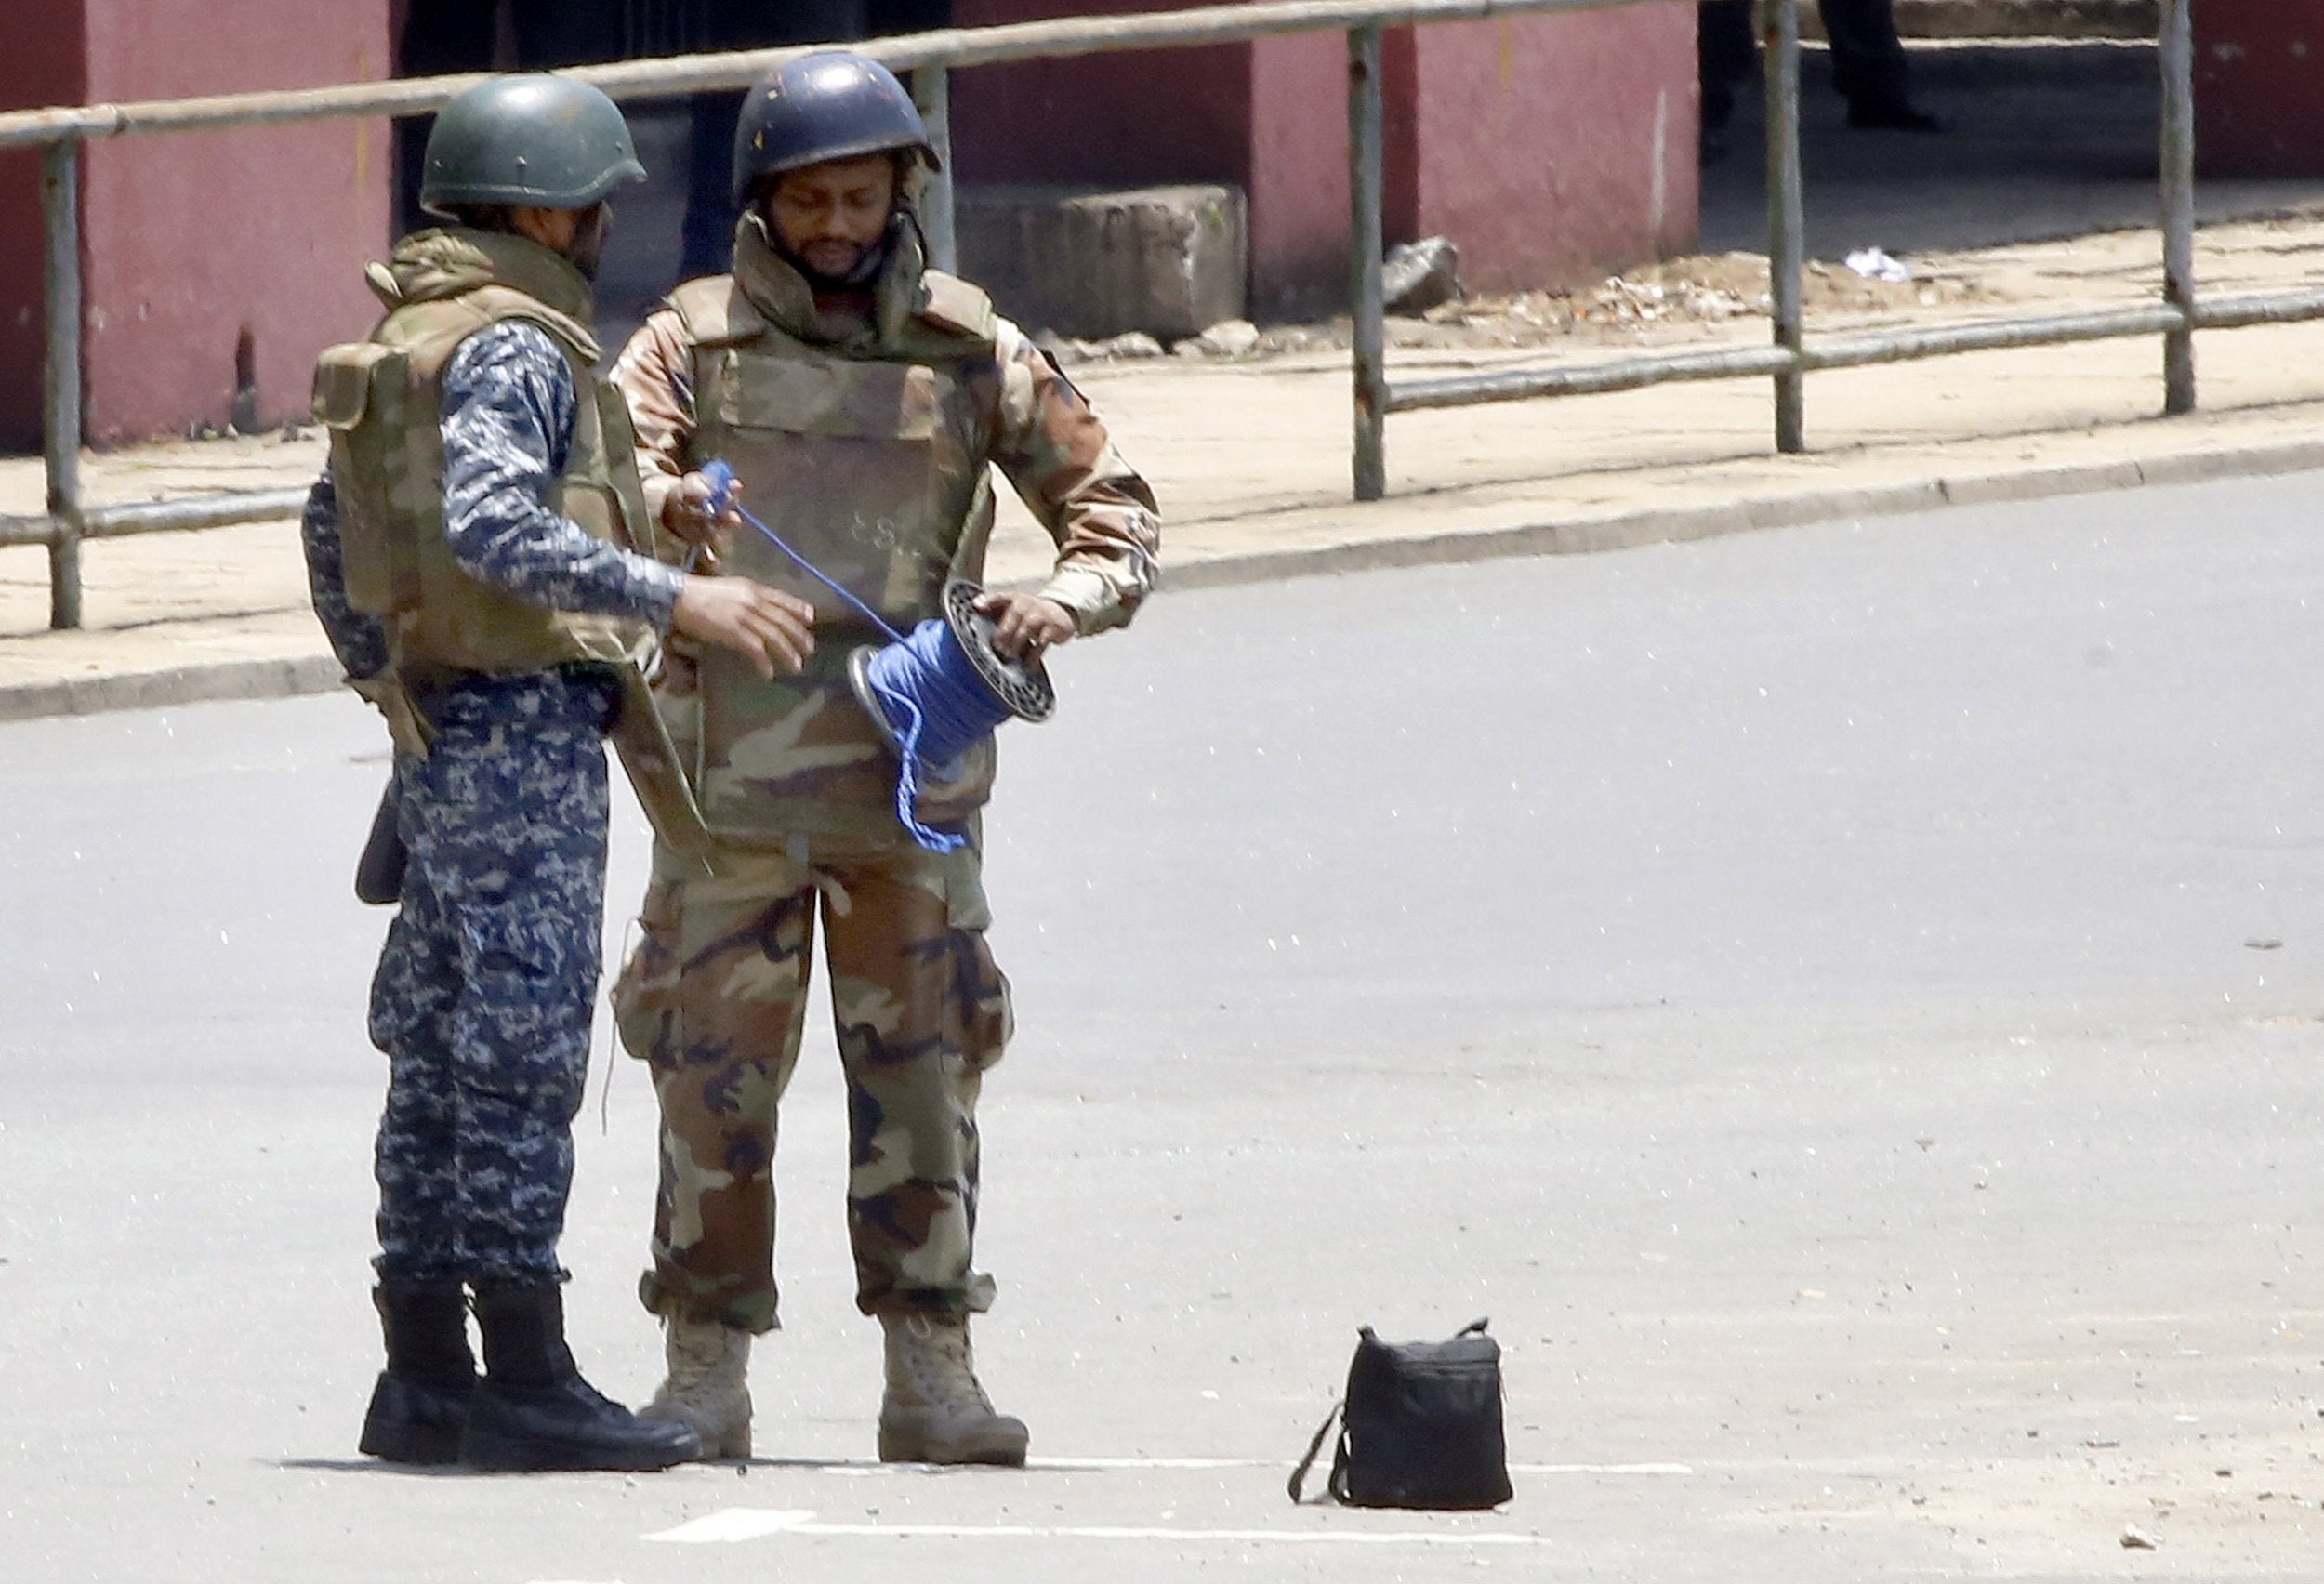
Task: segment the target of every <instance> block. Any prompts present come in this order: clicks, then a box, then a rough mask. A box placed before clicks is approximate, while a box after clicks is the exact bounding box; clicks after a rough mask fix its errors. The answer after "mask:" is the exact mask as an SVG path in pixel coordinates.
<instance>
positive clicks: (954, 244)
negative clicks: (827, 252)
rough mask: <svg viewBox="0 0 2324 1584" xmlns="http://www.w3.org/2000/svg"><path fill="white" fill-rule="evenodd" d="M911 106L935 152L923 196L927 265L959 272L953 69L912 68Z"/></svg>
mask: <svg viewBox="0 0 2324 1584" xmlns="http://www.w3.org/2000/svg"><path fill="white" fill-rule="evenodd" d="M912 102H913V103H914V104H916V105H918V106H919V112H920V119H921V120H922V121H924V122H926V123H927V124H928V140H929V141H930V142H931V144H933V145H934V146H935V149H936V170H935V173H934V174H933V175H931V177H930V178H928V187H927V190H926V191H923V192H922V193H921V194H920V230H921V231H923V232H924V233H925V234H926V235H927V237H928V254H929V257H928V261H929V262H930V263H931V264H933V265H935V266H936V268H937V269H939V270H950V271H957V270H958V269H959V268H960V246H959V242H958V240H957V231H955V229H954V222H953V207H952V193H953V182H952V69H951V68H950V67H947V66H915V67H914V68H912Z"/></svg>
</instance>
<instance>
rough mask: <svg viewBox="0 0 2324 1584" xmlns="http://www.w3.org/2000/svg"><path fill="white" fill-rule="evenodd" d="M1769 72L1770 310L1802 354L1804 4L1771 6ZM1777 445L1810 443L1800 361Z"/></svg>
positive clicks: (1795, 448) (1781, 0)
mask: <svg viewBox="0 0 2324 1584" xmlns="http://www.w3.org/2000/svg"><path fill="white" fill-rule="evenodd" d="M1763 15H1764V24H1763V25H1764V30H1765V31H1764V32H1763V34H1762V38H1761V43H1762V44H1763V51H1762V53H1763V57H1764V64H1763V69H1762V75H1763V78H1764V79H1765V82H1766V88H1767V111H1766V116H1767V316H1768V318H1769V319H1770V320H1772V321H1773V322H1774V324H1775V333H1776V345H1777V346H1778V347H1781V348H1783V349H1784V350H1787V351H1789V352H1792V353H1795V354H1796V353H1797V352H1798V351H1799V350H1800V349H1801V347H1802V344H1803V342H1804V340H1805V337H1806V323H1805V310H1804V309H1803V307H1802V301H1801V286H1800V276H1801V272H1802V270H1803V269H1804V267H1805V256H1806V232H1807V218H1806V208H1805V205H1804V204H1803V203H1802V199H1801V196H1800V186H1801V178H1800V5H1799V0H1774V4H1772V5H1769V6H1768V7H1765V9H1764V13H1763ZM1806 449H1807V376H1806V375H1805V374H1803V373H1802V372H1801V371H1800V370H1799V369H1798V368H1797V367H1794V368H1793V369H1791V370H1790V371H1789V373H1785V374H1778V375H1776V450H1777V451H1782V452H1793V453H1796V452H1802V451H1805V450H1806Z"/></svg>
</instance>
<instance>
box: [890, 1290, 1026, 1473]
mask: <svg viewBox="0 0 2324 1584" xmlns="http://www.w3.org/2000/svg"><path fill="white" fill-rule="evenodd" d="M879 1324H880V1325H881V1327H883V1328H885V1330H886V1331H887V1333H888V1394H887V1396H886V1397H885V1398H883V1399H882V1400H881V1402H880V1405H879V1459H880V1461H881V1462H883V1463H1003V1464H1006V1465H1008V1466H1009V1467H1010V1468H1016V1467H1019V1466H1021V1465H1022V1464H1023V1462H1024V1448H1025V1440H1026V1435H1025V1428H1024V1421H1023V1419H1011V1418H1010V1416H1008V1415H1007V1414H1000V1413H995V1412H994V1411H993V1400H992V1399H991V1398H990V1397H987V1396H986V1395H985V1394H984V1387H982V1386H980V1385H978V1384H977V1380H976V1366H975V1363H974V1361H973V1360H972V1359H971V1357H970V1355H969V1322H968V1317H967V1316H965V1315H959V1314H895V1315H886V1314H883V1315H881V1316H880V1320H879Z"/></svg>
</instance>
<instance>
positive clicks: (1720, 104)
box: [1695, 0, 1759, 159]
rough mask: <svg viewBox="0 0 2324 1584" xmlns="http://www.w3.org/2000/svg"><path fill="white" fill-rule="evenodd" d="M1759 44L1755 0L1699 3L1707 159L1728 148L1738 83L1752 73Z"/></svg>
mask: <svg viewBox="0 0 2324 1584" xmlns="http://www.w3.org/2000/svg"><path fill="white" fill-rule="evenodd" d="M1758 48H1759V46H1758V41H1757V40H1756V39H1754V38H1753V37H1752V35H1751V0H1701V3H1700V4H1699V5H1697V7H1695V67H1696V73H1697V79H1698V81H1699V82H1700V84H1701V89H1702V138H1703V155H1704V157H1705V158H1706V159H1716V158H1718V157H1719V156H1720V155H1722V154H1723V153H1725V152H1726V138H1725V133H1726V126H1727V122H1728V120H1729V119H1730V118H1731V117H1733V115H1734V114H1735V85H1736V83H1738V82H1740V81H1741V80H1742V79H1743V78H1745V77H1748V76H1750V73H1751V65H1752V63H1753V61H1754V60H1755V59H1757V55H1758Z"/></svg>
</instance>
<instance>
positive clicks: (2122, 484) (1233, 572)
mask: <svg viewBox="0 0 2324 1584" xmlns="http://www.w3.org/2000/svg"><path fill="white" fill-rule="evenodd" d="M2308 469H2324V440H2317V441H2298V442H2290V443H2286V444H2281V445H2262V446H2246V447H2238V448H2235V449H2228V450H2212V451H2188V452H2179V453H2174V454H2170V455H2161V456H2155V457H2148V458H2144V459H2139V460H2118V461H2109V462H2086V463H2071V464H2067V465H2064V466H2059V467H2049V468H2029V469H2016V470H2004V471H2000V472H1991V473H1965V474H1962V475H1961V476H1959V477H1956V478H1942V477H1940V478H1934V479H1916V480H1912V481H1909V482H1904V483H1895V484H1873V485H1864V486H1855V487H1848V488H1840V489H1829V490H1812V491H1803V492H1802V493H1800V494H1798V495H1779V496H1773V497H1768V498H1763V499H1757V500H1739V501H1734V502H1731V503H1725V504H1722V505H1717V506H1701V507H1685V508H1677V509H1673V510H1667V511H1636V512H1624V513H1621V514H1619V515H1617V516H1612V517H1602V518H1586V519H1580V520H1576V519H1570V518H1569V519H1563V520H1560V521H1539V522H1516V523H1511V524H1509V525H1508V526H1506V527H1500V528H1484V529H1476V530H1472V531H1469V532H1463V533H1448V534H1441V535H1429V536H1426V537H1419V538H1410V539H1388V540H1380V541H1375V542H1369V543H1363V544H1345V545H1322V546H1316V547H1314V548H1306V549H1297V550H1260V551H1255V552H1253V553H1250V554H1248V555H1224V556H1216V557H1212V558H1209V559H1208V560H1205V561H1196V562H1193V563H1191V564H1181V565H1177V566H1171V565H1170V564H1169V562H1168V561H1165V562H1164V566H1165V573H1164V576H1165V579H1166V582H1165V587H1168V588H1169V589H1170V590H1172V591H1177V590H1181V589H1188V588H1225V587H1235V586H1236V585H1240V584H1248V583H1265V582H1273V581H1275V580H1277V579H1280V578H1286V577H1307V576H1320V575H1325V574H1337V573H1348V572H1369V571H1374V570H1378V569H1380V568H1385V567H1411V566H1444V565H1454V564H1458V563H1460V562H1464V561H1499V560H1504V559H1507V558H1511V557H1516V556H1545V555H1585V554H1591V553H1594V552H1597V551H1601V550H1626V549H1635V548H1639V547H1641V546H1644V545H1659V544H1676V543H1681V542H1684V541H1687V540H1694V539H1712V538H1718V537H1720V536H1722V535H1728V534H1742V533H1749V532H1750V531H1752V530H1754V529H1761V528H1799V527H1805V526H1807V525H1808V524H1810V523H1815V522H1830V521H1840V520H1842V519H1846V518H1851V517H1888V516H1897V515H1902V514H1905V513H1909V512H1915V511H1930V510H1935V509H1937V508H1944V507H1953V506H1991V505H2000V504H2003V503H2006V502H2011V501H2029V500H2046V499H2050V498H2052V497H2053V496H2057V495H2093V494H2097V493H2099V492H2102V491H2106V490H2123V489H2135V488H2141V487H2145V486H2147V485H2160V484H2192V483H2203V482H2210V481H2212V480H2218V479H2233V478H2263V477H2265V476H2267V475H2270V474H2275V473H2298V472H2304V471H2306V470H2308Z"/></svg>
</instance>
